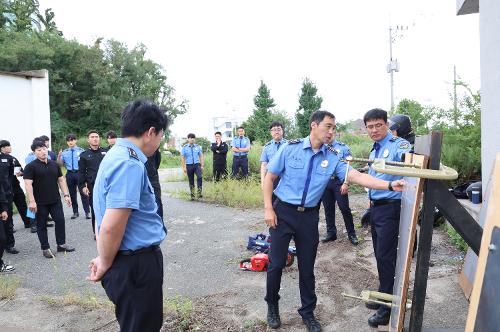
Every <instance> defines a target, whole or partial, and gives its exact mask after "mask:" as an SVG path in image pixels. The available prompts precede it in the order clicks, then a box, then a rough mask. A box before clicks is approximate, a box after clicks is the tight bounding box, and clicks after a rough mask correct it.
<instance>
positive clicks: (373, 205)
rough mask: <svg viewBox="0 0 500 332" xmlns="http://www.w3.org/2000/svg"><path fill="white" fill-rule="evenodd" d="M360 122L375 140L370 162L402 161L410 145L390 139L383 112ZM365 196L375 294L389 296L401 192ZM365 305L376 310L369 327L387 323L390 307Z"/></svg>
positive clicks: (390, 178)
mask: <svg viewBox="0 0 500 332" xmlns="http://www.w3.org/2000/svg"><path fill="white" fill-rule="evenodd" d="M363 121H364V123H365V126H366V129H367V131H368V135H369V136H370V138H371V139H372V140H373V141H374V144H373V149H372V151H371V152H370V159H385V160H387V161H402V159H403V155H404V154H405V153H409V152H410V150H411V145H410V143H409V142H408V141H406V140H404V139H402V138H400V137H397V136H393V135H392V134H391V133H390V132H389V124H388V122H387V112H386V111H384V110H382V109H379V108H375V109H372V110H370V111H368V112H367V113H366V114H365V116H364V118H363ZM368 174H370V175H371V176H373V177H376V178H377V179H381V180H386V181H394V180H399V179H401V178H402V177H401V176H396V175H390V174H383V173H377V172H375V171H374V170H373V168H372V167H371V165H370V169H369V171H368ZM368 197H369V199H370V223H371V233H372V240H373V241H372V242H373V250H374V252H375V258H376V260H377V271H378V277H379V288H378V291H379V292H382V293H387V294H392V292H393V287H394V276H395V269H396V255H397V245H398V236H399V217H400V213H401V193H400V192H395V191H387V190H376V189H370V190H369V191H368ZM366 306H367V307H368V308H370V309H377V312H375V313H374V314H373V315H372V316H371V317H370V318H369V319H368V324H369V325H370V326H371V327H377V326H379V325H387V324H388V323H389V319H390V315H391V311H390V310H391V309H390V308H388V307H386V306H379V305H377V304H375V303H371V302H368V303H367V304H366Z"/></svg>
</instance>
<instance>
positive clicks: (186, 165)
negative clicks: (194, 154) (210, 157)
mask: <svg viewBox="0 0 500 332" xmlns="http://www.w3.org/2000/svg"><path fill="white" fill-rule="evenodd" d="M199 164H200V163H196V164H186V166H198V165H199Z"/></svg>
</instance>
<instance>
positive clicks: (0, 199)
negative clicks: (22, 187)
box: [0, 167, 15, 275]
mask: <svg viewBox="0 0 500 332" xmlns="http://www.w3.org/2000/svg"><path fill="white" fill-rule="evenodd" d="M5 171H6V169H5V168H2V167H0V223H4V222H6V221H7V218H8V213H7V211H8V203H9V201H8V199H7V196H6V195H5V191H4V188H5V187H7V186H8V183H7V182H6V178H7V176H6V175H7V174H4V173H3V172H5ZM6 242H7V236H6V235H5V229H4V227H3V225H0V275H1V274H2V273H8V272H12V271H14V270H15V267H14V266H12V265H8V264H5V262H4V261H3V259H2V258H3V251H4V248H5V243H6Z"/></svg>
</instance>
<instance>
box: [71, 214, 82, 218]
mask: <svg viewBox="0 0 500 332" xmlns="http://www.w3.org/2000/svg"><path fill="white" fill-rule="evenodd" d="M79 216H80V214H79V213H78V212H77V213H73V215H72V216H71V219H76V218H78V217H79Z"/></svg>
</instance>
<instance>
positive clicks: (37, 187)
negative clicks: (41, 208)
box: [24, 159, 62, 204]
mask: <svg viewBox="0 0 500 332" xmlns="http://www.w3.org/2000/svg"><path fill="white" fill-rule="evenodd" d="M61 176H62V172H61V168H60V167H59V165H57V163H56V162H55V161H53V160H47V163H44V162H43V161H40V160H39V159H35V160H34V161H32V162H31V163H29V164H28V165H26V167H25V168H24V179H25V180H33V195H34V196H35V201H36V203H37V204H53V203H56V202H57V201H58V200H61V195H60V194H59V186H58V184H57V180H58V179H59V178H60V177H61Z"/></svg>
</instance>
